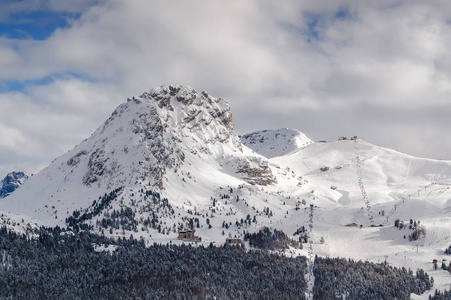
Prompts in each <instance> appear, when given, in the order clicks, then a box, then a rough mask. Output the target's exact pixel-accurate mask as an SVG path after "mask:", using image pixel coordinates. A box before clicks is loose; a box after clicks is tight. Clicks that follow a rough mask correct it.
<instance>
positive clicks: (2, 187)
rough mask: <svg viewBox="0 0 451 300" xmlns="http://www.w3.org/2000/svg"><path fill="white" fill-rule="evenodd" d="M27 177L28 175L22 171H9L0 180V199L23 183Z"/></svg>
mask: <svg viewBox="0 0 451 300" xmlns="http://www.w3.org/2000/svg"><path fill="white" fill-rule="evenodd" d="M27 179H28V176H27V175H25V173H23V172H11V173H9V174H7V175H6V176H5V178H4V179H3V180H2V181H0V199H1V198H5V197H7V196H9V195H10V194H11V193H13V192H14V191H15V190H16V189H17V188H18V187H19V186H21V185H22V184H24V183H25V182H26V181H27Z"/></svg>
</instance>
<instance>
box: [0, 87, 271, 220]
mask: <svg viewBox="0 0 451 300" xmlns="http://www.w3.org/2000/svg"><path fill="white" fill-rule="evenodd" d="M276 182H277V177H276V176H275V174H273V170H272V168H271V167H270V166H269V163H268V160H267V159H266V158H264V157H263V156H260V155H258V154H256V153H254V152H253V151H251V150H250V149H248V148H247V147H243V146H242V144H241V141H240V139H239V138H238V136H237V135H236V134H235V128H234V123H233V121H232V114H231V112H230V108H229V106H228V104H227V102H226V101H225V100H223V99H221V98H215V97H212V96H210V95H208V94H207V93H206V92H202V93H198V92H197V91H196V90H194V89H193V88H190V87H181V86H176V87H174V86H161V87H159V88H155V89H152V90H150V91H149V92H146V93H144V94H142V95H141V96H138V97H133V98H131V99H128V100H127V102H126V103H124V104H122V105H120V106H119V107H118V108H117V109H116V110H115V111H114V112H113V113H112V115H111V117H110V118H109V119H108V120H106V122H105V123H104V124H103V125H102V126H100V127H99V128H98V129H97V130H96V131H95V132H94V133H93V134H92V135H91V137H89V138H88V139H86V140H84V141H83V142H82V143H80V144H79V145H78V146H76V147H75V148H74V149H72V150H71V151H69V152H68V153H66V154H64V155H62V156H60V157H58V158H57V159H55V160H54V161H53V162H52V164H51V165H50V166H48V167H47V168H45V169H44V170H42V171H41V172H39V173H38V174H36V175H35V176H33V178H31V179H30V180H29V182H28V184H27V185H25V186H24V188H23V189H21V190H20V191H18V193H17V195H14V196H15V197H12V198H11V199H10V200H9V201H3V202H2V203H0V205H1V206H0V207H1V209H2V210H4V211H7V212H11V213H17V214H24V215H26V216H28V217H31V218H32V219H35V220H37V221H39V222H38V223H41V222H42V223H44V224H46V225H60V226H61V225H65V222H66V219H67V218H68V217H69V216H71V215H72V214H73V212H74V211H86V210H87V209H88V208H89V207H91V208H92V207H93V206H94V205H95V201H98V200H99V198H101V197H103V196H104V195H105V194H107V193H110V192H111V191H114V190H116V189H122V191H121V199H124V200H123V201H121V202H120V203H116V204H117V205H116V206H115V205H111V206H110V209H120V208H123V207H125V206H127V207H134V208H136V207H137V208H139V209H140V210H142V211H144V210H147V211H148V210H149V209H150V208H149V207H148V203H147V202H146V201H145V200H146V198H147V196H146V193H150V191H152V193H159V194H161V196H162V197H165V198H167V199H169V204H170V205H175V206H180V207H182V206H184V207H185V210H187V208H190V209H191V210H194V209H196V207H198V205H200V204H206V201H207V200H209V199H210V198H211V197H212V196H215V194H217V193H218V192H217V189H218V188H220V187H221V188H222V187H227V186H228V185H230V186H238V185H244V184H250V185H259V186H267V185H271V184H274V183H276ZM136 194H139V196H137V195H136ZM131 195H133V196H131ZM133 197H135V198H133ZM137 203H140V204H137ZM113 204H114V203H113ZM143 207H146V208H143ZM171 212H172V213H174V212H173V211H172V210H171ZM185 213H186V211H185Z"/></svg>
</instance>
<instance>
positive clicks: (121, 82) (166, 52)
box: [0, 0, 451, 177]
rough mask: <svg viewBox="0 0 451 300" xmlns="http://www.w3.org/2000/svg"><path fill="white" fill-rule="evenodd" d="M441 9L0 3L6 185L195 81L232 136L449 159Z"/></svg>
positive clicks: (445, 7)
mask: <svg viewBox="0 0 451 300" xmlns="http://www.w3.org/2000/svg"><path fill="white" fill-rule="evenodd" d="M449 20H451V6H450V5H449V4H448V2H446V1H436V0H434V1H428V2H424V1H407V0H406V1H401V0H396V1H395V0H383V1H378V2H377V3H374V1H351V0H338V1H337V0H334V1H332V0H321V1H297V0H287V1H284V2H283V3H275V2H274V1H270V0H267V1H265V0H264V1H261V0H259V1H257V0H249V1H240V2H232V3H229V2H216V1H203V0H187V1H176V0H172V1H146V0H134V1H125V0H114V1H110V0H103V1H102V0H78V1H60V0H22V1H12V0H10V1H2V2H1V3H0V136H1V138H0V177H3V176H4V175H5V174H6V173H7V172H11V171H21V170H23V171H26V172H28V173H32V172H33V173H34V172H37V171H38V170H39V169H41V168H42V167H44V166H46V165H48V164H49V163H50V162H51V161H52V160H53V159H54V158H55V157H56V156H59V155H61V154H63V153H65V152H66V151H67V150H69V149H71V148H73V147H74V146H75V145H76V144H78V143H79V142H81V141H82V140H83V139H85V138H86V137H88V136H89V135H90V134H91V133H92V132H93V131H94V130H95V129H96V128H97V127H98V126H100V125H101V124H102V122H103V121H104V120H105V119H107V118H108V116H109V115H110V114H111V112H112V111H113V110H114V109H115V108H116V106H117V105H119V104H120V103H122V102H124V101H125V100H126V99H127V98H128V97H131V96H133V95H138V94H141V93H142V92H144V91H146V90H149V89H150V88H153V87H155V86H159V85H161V84H183V85H191V86H193V87H194V88H196V89H198V90H206V91H208V92H209V93H210V94H211V95H214V96H218V97H222V98H225V99H227V100H228V101H229V103H230V106H231V109H232V112H233V116H234V121H235V124H236V128H237V132H238V133H239V134H244V133H247V132H251V131H255V130H262V129H277V128H282V127H289V128H296V129H299V130H301V131H303V132H304V133H306V134H307V135H308V136H309V137H310V138H312V139H314V140H335V139H336V138H338V137H339V136H342V135H348V136H353V135H358V136H359V137H362V138H363V139H365V140H367V141H369V142H372V143H375V144H378V145H381V146H385V147H390V148H395V149H398V150H400V151H403V152H406V153H409V154H412V155H416V156H422V157H430V158H436V159H451V156H450V153H451V140H450V139H449V138H448V135H449V134H448V130H449V128H451V118H449V117H447V116H449V115H450V113H451V108H450V104H449V95H450V93H451V80H450V79H451V54H450V53H449V49H450V47H451V26H450V23H449Z"/></svg>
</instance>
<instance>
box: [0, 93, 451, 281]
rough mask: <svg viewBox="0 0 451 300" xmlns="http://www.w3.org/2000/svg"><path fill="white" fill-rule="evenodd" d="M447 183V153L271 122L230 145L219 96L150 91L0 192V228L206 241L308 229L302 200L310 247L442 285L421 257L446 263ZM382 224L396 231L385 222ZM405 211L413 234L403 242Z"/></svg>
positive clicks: (227, 115) (450, 170)
mask: <svg viewBox="0 0 451 300" xmlns="http://www.w3.org/2000/svg"><path fill="white" fill-rule="evenodd" d="M248 147H250V148H252V149H250V148H248ZM450 186H451V162H450V161H438V160H430V159H423V158H416V157H413V156H410V155H407V154H404V153H400V152H397V151H394V150H391V149H386V148H382V147H378V146H376V145H372V144H370V143H367V142H365V141H363V140H360V139H356V140H352V141H350V140H341V141H337V142H329V143H312V141H311V140H310V139H308V138H307V137H305V135H303V134H302V133H301V132H299V131H297V130H290V129H281V130H274V131H273V130H268V131H262V132H257V133H253V134H249V135H245V136H242V137H241V140H240V138H239V137H238V136H237V135H236V133H235V128H234V123H233V120H232V114H231V111H230V108H229V106H228V104H227V102H226V101H225V100H223V99H221V98H216V97H213V96H210V95H209V94H208V93H207V92H201V93H199V92H197V91H196V90H194V89H193V88H190V87H182V86H161V87H159V88H155V89H152V90H150V91H148V92H146V93H144V94H142V95H141V96H137V97H132V98H130V99H128V100H127V102H126V103H123V104H121V105H120V106H119V107H118V108H117V109H116V110H115V111H114V112H113V113H112V115H111V117H110V118H109V119H108V120H106V122H105V123H104V124H102V125H101V126H100V127H99V128H98V129H97V130H96V131H95V132H94V133H93V134H92V135H91V136H90V137H89V138H87V139H86V140H84V141H83V142H81V143H80V144H79V145H77V146H76V147H75V148H74V149H72V150H71V151H69V152H67V153H66V154H64V155H62V156H60V157H58V158H56V159H55V160H54V161H53V162H52V163H51V164H50V165H49V166H48V167H47V168H45V169H44V170H42V171H41V172H39V173H38V174H36V175H34V176H33V177H31V178H30V179H29V180H28V181H27V182H26V184H24V185H23V186H21V188H20V189H18V190H17V191H15V192H14V193H13V194H12V195H10V196H9V197H7V198H4V199H2V200H0V211H2V213H3V214H4V215H5V217H3V219H1V220H0V223H1V222H3V224H8V225H9V226H15V227H16V228H17V230H23V231H26V230H27V228H28V227H29V226H28V225H27V224H31V225H32V224H34V223H36V224H38V225H47V226H55V225H59V226H70V227H81V228H85V229H91V230H94V231H102V232H104V233H105V234H106V235H112V236H126V237H129V236H130V234H134V235H135V237H139V236H141V237H143V239H145V240H146V241H147V242H150V243H153V242H161V243H169V242H172V243H182V242H183V241H180V240H178V239H177V237H178V231H179V230H182V229H195V230H196V235H197V236H199V237H200V238H201V239H202V243H206V244H207V245H208V244H209V243H210V242H211V243H216V244H222V243H223V242H224V240H225V238H226V237H235V236H236V237H238V238H242V237H243V235H244V232H254V231H258V230H259V229H260V228H262V227H263V226H267V227H272V228H276V229H279V230H283V231H284V232H286V233H287V234H288V235H291V236H294V233H295V232H297V231H298V230H299V229H300V228H301V227H302V226H304V227H306V228H308V225H309V219H310V218H309V213H310V207H311V206H310V205H313V206H312V207H313V217H312V221H313V224H312V225H313V231H312V233H311V234H310V239H311V240H312V241H313V244H314V246H313V248H314V252H315V254H317V255H320V256H333V257H335V256H340V257H350V258H353V259H362V260H371V261H374V262H381V261H384V260H387V262H388V263H391V264H394V265H396V266H399V267H406V268H411V269H413V270H415V269H416V268H423V269H425V270H426V271H427V272H428V273H429V274H432V276H434V279H435V284H436V287H442V288H443V287H446V288H447V287H448V286H449V282H451V274H449V273H447V272H446V271H441V270H433V269H432V264H431V262H432V260H433V259H437V260H441V259H446V258H447V257H446V256H445V255H444V254H442V253H443V250H444V249H445V248H446V247H448V246H449V245H451V227H450V224H451V190H450ZM396 219H399V220H400V221H401V222H402V221H404V222H405V224H406V225H407V226H405V227H403V229H402V230H400V229H399V228H397V227H394V221H395V220H396ZM411 219H412V223H413V221H415V224H417V225H416V226H417V227H415V228H417V229H421V230H422V231H423V232H425V233H426V234H425V235H424V234H422V235H420V237H419V239H416V240H412V241H410V240H409V235H411V234H412V233H413V230H414V229H412V228H410V229H409V226H408V224H409V222H410V220H411ZM419 224H421V225H419ZM347 225H348V226H347ZM356 226H357V227H356ZM410 227H413V225H412V226H410ZM185 242H186V241H185ZM298 253H300V254H306V253H307V251H306V250H300V251H298ZM448 259H449V258H448Z"/></svg>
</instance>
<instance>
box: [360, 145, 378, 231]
mask: <svg viewBox="0 0 451 300" xmlns="http://www.w3.org/2000/svg"><path fill="white" fill-rule="evenodd" d="M361 164H362V161H361V160H360V156H359V153H356V165H357V176H358V179H359V187H360V191H361V193H362V197H363V202H365V205H366V211H367V213H368V219H369V221H370V223H374V217H373V213H372V212H371V204H370V201H369V199H368V194H367V193H366V190H365V185H364V184H363V179H362V177H361V170H360V166H361Z"/></svg>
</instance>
